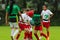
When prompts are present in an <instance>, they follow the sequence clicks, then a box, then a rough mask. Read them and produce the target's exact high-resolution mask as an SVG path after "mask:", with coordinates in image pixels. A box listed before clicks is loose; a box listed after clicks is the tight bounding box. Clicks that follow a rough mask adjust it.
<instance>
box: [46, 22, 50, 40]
mask: <svg viewBox="0 0 60 40" xmlns="http://www.w3.org/2000/svg"><path fill="white" fill-rule="evenodd" d="M49 27H50V22H48V23H47V24H46V31H47V36H48V37H47V39H48V40H49V35H50V32H49Z"/></svg>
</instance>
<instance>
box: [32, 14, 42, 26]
mask: <svg viewBox="0 0 60 40" xmlns="http://www.w3.org/2000/svg"><path fill="white" fill-rule="evenodd" d="M33 20H34V23H35V25H40V21H41V20H40V14H34V16H33Z"/></svg>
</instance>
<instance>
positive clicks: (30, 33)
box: [28, 28, 32, 40]
mask: <svg viewBox="0 0 60 40" xmlns="http://www.w3.org/2000/svg"><path fill="white" fill-rule="evenodd" d="M29 30H30V31H29V35H28V36H29V39H30V40H32V28H30V29H29Z"/></svg>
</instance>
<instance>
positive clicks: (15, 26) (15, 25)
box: [13, 23, 19, 39]
mask: <svg viewBox="0 0 60 40" xmlns="http://www.w3.org/2000/svg"><path fill="white" fill-rule="evenodd" d="M14 28H15V32H14V34H13V38H14V37H15V36H16V35H17V34H18V32H19V26H18V23H14ZM14 39H16V38H14Z"/></svg>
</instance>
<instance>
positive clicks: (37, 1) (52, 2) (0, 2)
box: [0, 0, 60, 26]
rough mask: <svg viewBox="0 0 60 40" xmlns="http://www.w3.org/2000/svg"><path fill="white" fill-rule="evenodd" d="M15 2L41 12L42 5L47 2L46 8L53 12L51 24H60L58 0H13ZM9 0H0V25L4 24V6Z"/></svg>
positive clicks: (59, 4) (59, 1)
mask: <svg viewBox="0 0 60 40" xmlns="http://www.w3.org/2000/svg"><path fill="white" fill-rule="evenodd" d="M15 1H16V4H17V5H19V6H20V7H21V8H22V9H23V8H34V9H35V11H38V12H39V13H41V10H42V5H43V4H47V5H48V8H49V9H50V10H51V11H52V12H53V13H54V16H53V18H51V25H55V26H59V25H60V18H59V17H60V0H15ZM8 3H9V0H0V25H3V23H4V24H5V8H6V6H7V4H8Z"/></svg>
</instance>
